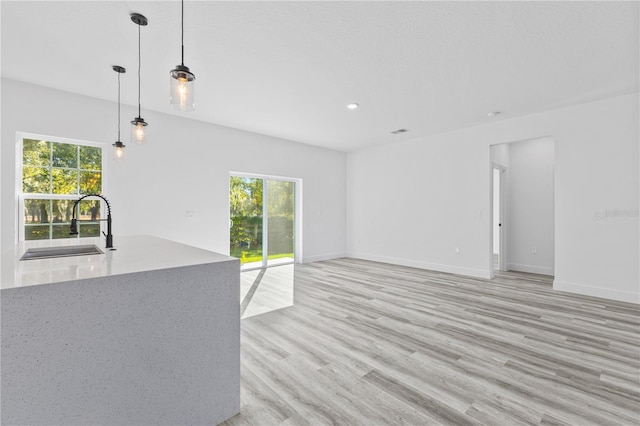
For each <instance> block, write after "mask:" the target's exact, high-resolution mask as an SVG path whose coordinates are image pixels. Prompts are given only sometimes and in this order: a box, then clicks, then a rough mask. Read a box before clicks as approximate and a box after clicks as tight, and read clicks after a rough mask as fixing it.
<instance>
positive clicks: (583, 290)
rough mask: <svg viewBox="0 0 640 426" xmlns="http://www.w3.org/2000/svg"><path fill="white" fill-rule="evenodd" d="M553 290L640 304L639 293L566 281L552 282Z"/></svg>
mask: <svg viewBox="0 0 640 426" xmlns="http://www.w3.org/2000/svg"><path fill="white" fill-rule="evenodd" d="M553 289H554V290H558V291H566V292H568V293H577V294H583V295H585V296H595V297H601V298H603V299H612V300H618V301H620V302H629V303H636V304H640V293H632V292H629V291H619V290H609V289H606V288H601V287H591V286H588V285H582V284H575V283H570V282H567V281H558V280H554V281H553Z"/></svg>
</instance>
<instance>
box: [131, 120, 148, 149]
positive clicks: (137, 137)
mask: <svg viewBox="0 0 640 426" xmlns="http://www.w3.org/2000/svg"><path fill="white" fill-rule="evenodd" d="M148 135H149V124H148V123H147V122H146V121H144V118H142V117H136V118H134V119H133V121H132V122H131V140H132V141H133V142H135V143H137V144H139V145H142V144H145V143H146V142H147V137H148Z"/></svg>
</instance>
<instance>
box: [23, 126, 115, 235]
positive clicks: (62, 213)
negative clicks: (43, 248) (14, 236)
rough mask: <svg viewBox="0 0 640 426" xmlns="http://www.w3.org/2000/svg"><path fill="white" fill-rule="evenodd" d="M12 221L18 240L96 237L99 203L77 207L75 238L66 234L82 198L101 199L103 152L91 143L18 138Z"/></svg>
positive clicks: (85, 201) (82, 202)
mask: <svg viewBox="0 0 640 426" xmlns="http://www.w3.org/2000/svg"><path fill="white" fill-rule="evenodd" d="M17 155H18V164H19V167H18V176H17V182H18V184H17V186H18V187H17V188H16V189H17V194H18V206H19V212H18V218H19V239H20V240H43V239H58V238H77V237H97V236H99V235H100V211H101V208H102V206H101V201H100V200H92V199H86V200H83V201H81V202H80V204H79V206H78V211H77V212H76V217H77V218H78V219H80V220H81V221H79V222H78V233H79V235H78V236H75V235H69V225H70V223H71V217H72V215H73V211H72V209H73V205H74V203H75V201H76V200H77V199H78V198H79V197H80V196H82V195H86V194H102V192H103V187H104V170H103V163H104V152H103V149H102V146H101V145H99V144H96V143H90V142H81V141H71V140H63V139H60V138H50V137H45V138H43V137H39V136H37V135H19V137H18V149H17Z"/></svg>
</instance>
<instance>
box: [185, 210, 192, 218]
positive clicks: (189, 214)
mask: <svg viewBox="0 0 640 426" xmlns="http://www.w3.org/2000/svg"><path fill="white" fill-rule="evenodd" d="M184 217H193V210H187V211H185V212H184Z"/></svg>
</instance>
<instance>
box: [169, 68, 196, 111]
mask: <svg viewBox="0 0 640 426" xmlns="http://www.w3.org/2000/svg"><path fill="white" fill-rule="evenodd" d="M170 75H171V78H170V82H171V92H170V94H169V98H170V101H171V106H172V107H173V108H175V109H177V110H180V111H193V110H194V109H195V104H194V97H195V96H194V94H195V90H194V89H195V80H196V76H195V75H193V73H191V72H190V71H189V67H185V66H184V65H177V66H176V68H175V69H173V70H171V74H170Z"/></svg>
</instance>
